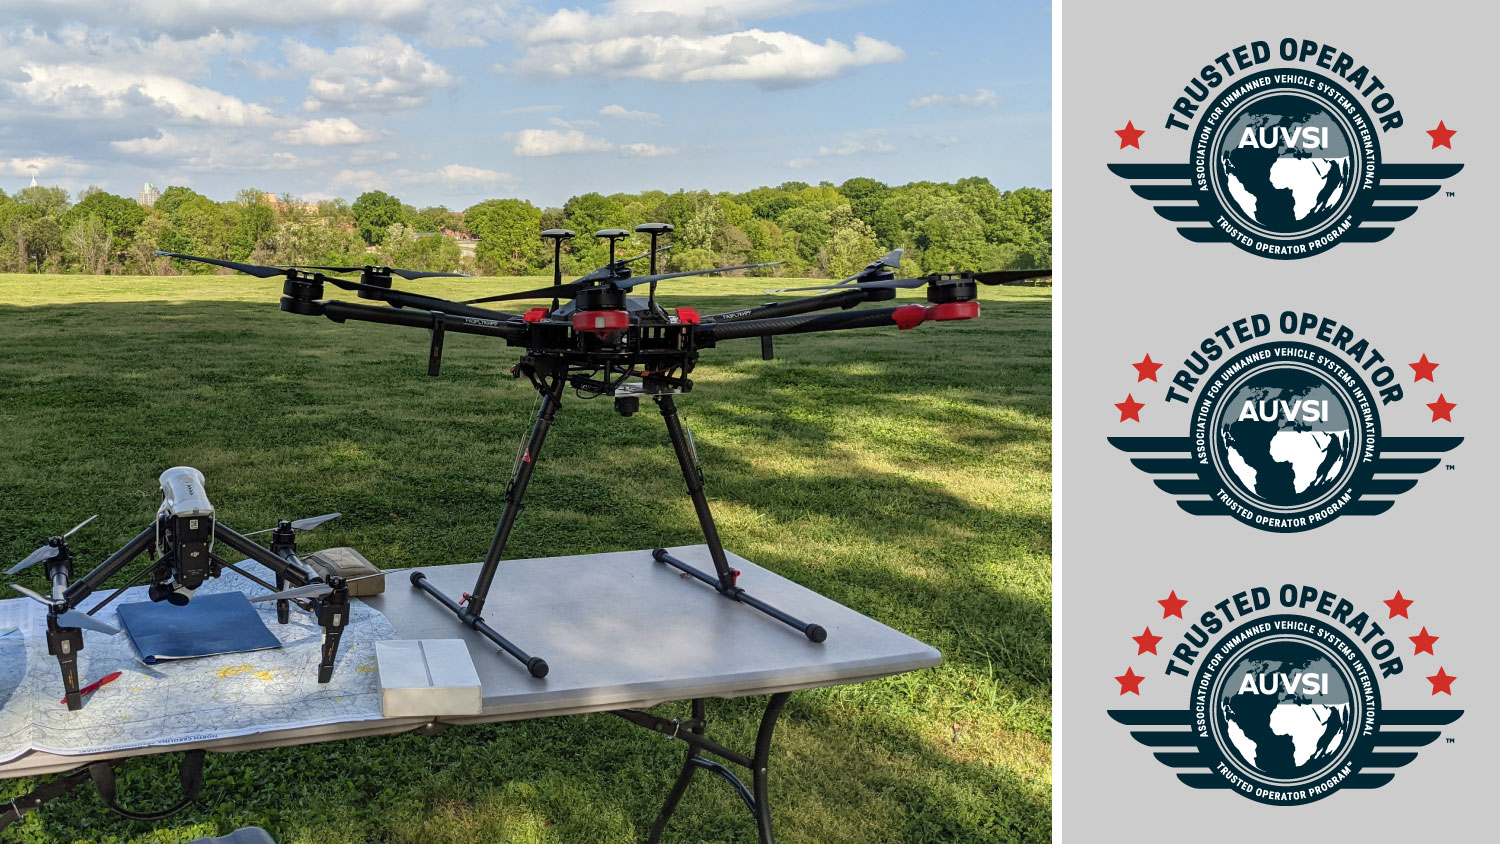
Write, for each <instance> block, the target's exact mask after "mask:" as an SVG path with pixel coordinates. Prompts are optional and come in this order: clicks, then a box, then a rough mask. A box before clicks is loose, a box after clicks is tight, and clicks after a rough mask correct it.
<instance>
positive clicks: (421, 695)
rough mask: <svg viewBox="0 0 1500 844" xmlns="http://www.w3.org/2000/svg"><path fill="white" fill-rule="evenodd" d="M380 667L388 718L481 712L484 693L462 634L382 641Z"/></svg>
mask: <svg viewBox="0 0 1500 844" xmlns="http://www.w3.org/2000/svg"><path fill="white" fill-rule="evenodd" d="M375 666H376V668H377V670H379V672H380V711H381V714H383V715H385V716H386V717H387V718H400V717H406V716H412V715H478V714H479V710H480V708H481V706H482V704H483V698H484V692H483V689H482V688H481V686H480V684H479V674H478V672H476V671H475V670H474V661H473V660H472V659H470V658H469V646H468V645H466V644H464V641H463V640H462V639H408V640H400V639H394V640H389V639H388V640H385V641H378V642H376V643H375Z"/></svg>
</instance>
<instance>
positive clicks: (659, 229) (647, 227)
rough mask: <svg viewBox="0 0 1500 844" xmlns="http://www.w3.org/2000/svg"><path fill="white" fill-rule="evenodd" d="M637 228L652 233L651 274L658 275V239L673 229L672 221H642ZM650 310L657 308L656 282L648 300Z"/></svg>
mask: <svg viewBox="0 0 1500 844" xmlns="http://www.w3.org/2000/svg"><path fill="white" fill-rule="evenodd" d="M635 230H636V231H638V232H642V233H645V234H649V235H651V274H652V275H656V239H657V238H658V237H661V236H662V235H664V234H666V233H667V232H670V231H671V230H672V224H671V223H641V224H640V225H639V226H636V227H635ZM646 310H647V311H648V312H650V311H655V310H656V282H654V281H653V282H651V295H650V297H649V298H648V299H647V302H646Z"/></svg>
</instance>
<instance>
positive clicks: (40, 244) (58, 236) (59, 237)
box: [20, 188, 63, 273]
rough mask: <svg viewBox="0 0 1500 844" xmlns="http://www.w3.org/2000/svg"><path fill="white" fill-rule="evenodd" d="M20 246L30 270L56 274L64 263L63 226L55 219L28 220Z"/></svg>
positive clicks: (23, 227)
mask: <svg viewBox="0 0 1500 844" xmlns="http://www.w3.org/2000/svg"><path fill="white" fill-rule="evenodd" d="M28 190H30V189H29V188H28ZM20 245H21V253H22V255H24V256H25V259H26V262H27V265H28V267H29V268H31V269H32V270H34V271H36V272H39V273H42V272H56V271H57V269H58V265H59V264H60V263H61V262H62V254H63V230H62V226H60V225H58V223H57V220H56V219H55V218H53V217H37V218H35V219H32V220H28V221H26V222H25V223H24V224H22V227H21V244H20Z"/></svg>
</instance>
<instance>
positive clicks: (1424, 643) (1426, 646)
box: [1406, 627, 1439, 656]
mask: <svg viewBox="0 0 1500 844" xmlns="http://www.w3.org/2000/svg"><path fill="white" fill-rule="evenodd" d="M1406 638H1408V639H1410V640H1411V641H1412V644H1414V645H1416V646H1417V649H1416V650H1415V651H1412V656H1416V655H1417V654H1419V653H1422V652H1423V651H1426V652H1427V653H1430V654H1431V653H1432V643H1433V642H1436V641H1437V640H1438V638H1439V637H1437V636H1429V635H1427V628H1426V627H1423V628H1422V634H1421V635H1420V636H1407V637H1406ZM1432 655H1433V656H1437V654H1432Z"/></svg>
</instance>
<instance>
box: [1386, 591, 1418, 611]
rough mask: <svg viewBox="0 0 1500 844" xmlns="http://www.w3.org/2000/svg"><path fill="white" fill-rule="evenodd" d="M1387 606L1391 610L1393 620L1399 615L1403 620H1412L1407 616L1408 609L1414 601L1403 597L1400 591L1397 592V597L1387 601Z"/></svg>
mask: <svg viewBox="0 0 1500 844" xmlns="http://www.w3.org/2000/svg"><path fill="white" fill-rule="evenodd" d="M1385 605H1386V606H1388V607H1390V608H1391V618H1395V617H1396V616H1398V615H1399V616H1401V617H1402V618H1411V616H1409V615H1407V614H1406V608H1407V607H1409V606H1411V605H1412V601H1411V599H1410V598H1403V597H1401V590H1400V589H1397V590H1396V597H1394V598H1392V599H1390V600H1389V601H1386V602H1385Z"/></svg>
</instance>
